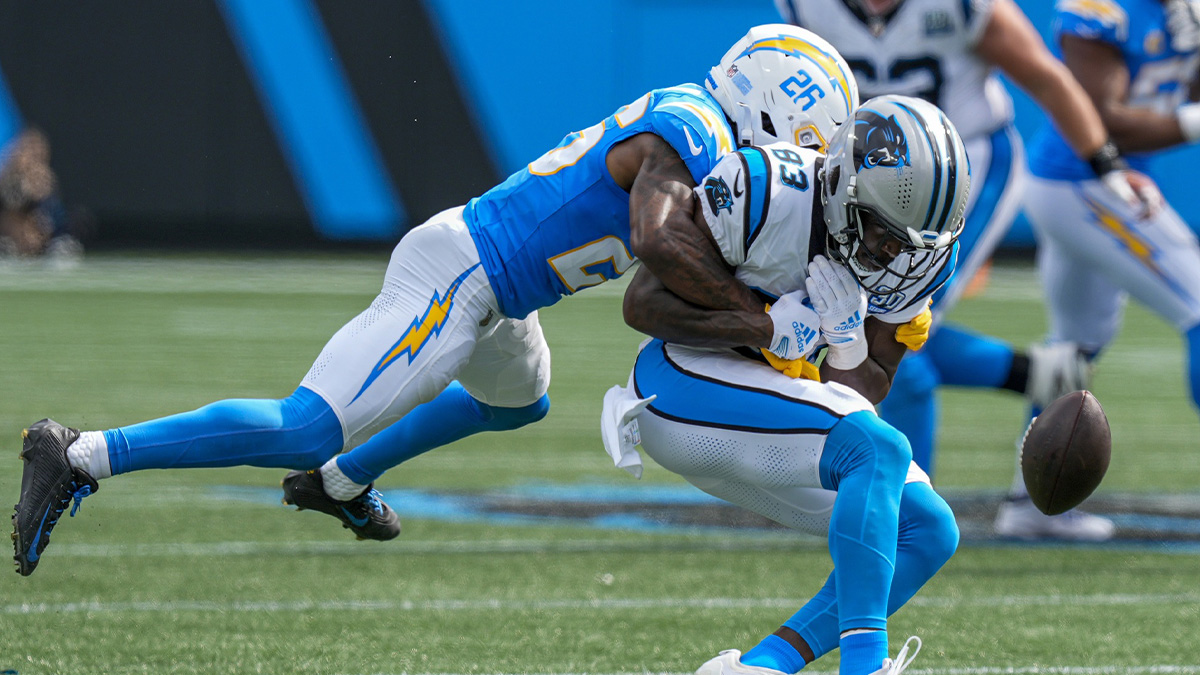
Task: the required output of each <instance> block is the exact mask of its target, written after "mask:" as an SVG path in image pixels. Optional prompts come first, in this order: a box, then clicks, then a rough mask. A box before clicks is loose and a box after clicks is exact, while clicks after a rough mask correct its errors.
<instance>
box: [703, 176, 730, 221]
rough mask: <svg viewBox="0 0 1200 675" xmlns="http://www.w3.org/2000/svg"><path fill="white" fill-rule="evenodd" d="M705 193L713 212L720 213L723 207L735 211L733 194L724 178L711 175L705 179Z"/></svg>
mask: <svg viewBox="0 0 1200 675" xmlns="http://www.w3.org/2000/svg"><path fill="white" fill-rule="evenodd" d="M704 194H705V195H707V196H708V206H709V208H710V209H712V212H713V213H720V212H721V210H722V209H724V210H727V211H729V213H733V194H732V193H730V192H729V186H728V185H727V184H726V183H725V179H724V178H714V177H711V176H710V177H709V178H708V179H707V180H705V181H704Z"/></svg>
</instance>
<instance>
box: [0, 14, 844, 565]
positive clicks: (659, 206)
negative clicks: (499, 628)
mask: <svg viewBox="0 0 1200 675" xmlns="http://www.w3.org/2000/svg"><path fill="white" fill-rule="evenodd" d="M857 106H858V91H857V88H856V86H855V83H854V79H853V77H852V76H851V75H850V70H849V68H847V67H846V64H845V62H843V61H842V59H841V57H840V56H838V54H837V53H836V52H835V51H834V50H833V49H832V48H831V47H830V46H829V45H828V44H827V43H825V42H824V41H823V40H821V39H820V38H817V37H816V36H814V35H812V34H810V33H808V32H807V31H804V30H801V29H797V28H795V27H792V26H787V25H767V26H759V27H755V28H753V29H751V30H750V31H749V33H748V34H747V35H746V36H745V37H743V38H742V39H741V40H739V41H738V42H737V43H736V44H735V45H733V47H732V48H731V49H729V51H728V52H727V53H726V54H725V55H724V57H723V58H722V59H721V61H720V63H719V64H718V65H717V66H716V67H714V68H712V70H711V71H710V72H709V74H708V76H707V77H706V78H705V79H704V82H703V85H700V86H698V85H694V84H684V85H681V86H676V87H670V88H666V89H656V90H654V91H651V92H649V93H647V94H646V95H644V96H642V97H640V98H638V99H637V100H635V101H633V102H632V103H629V104H628V105H625V106H623V107H621V108H619V109H618V110H617V111H616V112H615V113H614V114H613V115H611V116H609V117H608V118H606V119H604V120H602V121H600V122H598V123H597V124H595V125H594V126H591V127H588V128H586V129H583V130H582V131H578V132H575V133H571V134H568V135H567V136H566V137H565V138H564V139H563V141H562V143H560V144H559V146H558V147H556V148H554V149H552V150H550V151H549V152H547V153H546V154H544V155H542V156H541V157H540V158H538V159H536V160H534V161H533V162H532V163H530V164H529V165H528V166H527V167H526V168H524V169H522V170H521V171H518V172H517V173H515V174H513V175H512V176H510V177H509V178H508V179H507V180H505V181H504V182H503V183H501V184H500V185H498V186H496V187H494V188H492V189H491V190H489V191H488V192H486V193H485V194H483V195H482V196H480V197H478V198H476V199H472V200H471V201H470V202H469V203H467V204H466V205H465V206H458V207H455V208H451V209H448V210H446V211H444V212H442V213H440V214H438V215H436V216H434V217H432V218H430V219H429V221H427V222H426V223H425V224H423V225H421V226H419V227H417V228H415V229H414V230H412V231H411V232H409V233H408V234H407V235H406V236H405V237H404V238H403V239H402V240H401V241H400V242H399V244H398V245H397V246H396V249H395V251H394V252H393V254H392V258H391V262H390V263H389V265H388V268H387V272H386V275H385V277H384V283H383V289H382V290H381V291H380V293H379V296H378V297H377V298H376V299H375V301H374V302H372V303H371V305H370V307H368V308H367V309H365V310H364V311H363V312H362V313H361V314H360V315H359V316H358V317H357V318H355V319H353V320H351V321H350V323H348V324H347V325H346V326H344V327H343V328H342V329H341V330H339V331H338V332H337V333H336V334H335V335H334V336H333V337H332V338H331V339H330V340H329V342H328V344H327V345H326V346H325V348H324V350H323V351H322V352H321V353H320V355H319V356H318V357H317V359H316V362H315V363H314V364H313V366H312V368H311V370H309V372H308V374H307V375H306V376H305V377H304V379H303V381H302V382H301V383H300V386H299V387H298V388H297V389H296V391H295V392H294V393H293V394H291V395H290V396H288V397H286V398H283V399H270V400H228V401H221V402H218V403H214V404H212V405H209V406H206V407H204V408H201V409H199V410H196V411H193V412H188V413H182V414H178V415H174V416H171V417H166V418H163V419H158V420H154V421H150V422H145V423H142V424H134V425H132V426H127V427H120V428H117V429H109V430H107V431H102V432H86V433H83V434H79V433H78V432H76V431H74V430H72V429H68V428H66V427H63V426H61V425H58V424H56V423H54V422H51V421H48V420H47V421H44V422H40V423H38V424H35V425H33V426H32V427H31V428H30V429H29V430H28V432H27V434H26V438H25V443H24V448H23V450H22V457H23V458H24V460H25V468H24V475H23V477H22V486H21V497H20V502H19V503H18V505H17V509H16V514H15V516H14V518H13V520H14V529H15V531H14V533H13V540H14V543H15V548H16V555H15V558H16V561H17V566H18V571H19V572H21V573H22V574H26V575H28V574H30V573H32V572H33V570H34V568H35V567H36V565H37V564H38V562H39V560H40V558H41V556H42V553H43V550H44V549H45V547H46V543H47V540H48V536H49V534H50V530H51V528H52V527H54V525H55V523H56V522H57V521H58V519H59V517H60V516H61V513H62V511H63V509H64V507H65V505H66V504H67V503H68V502H69V501H70V500H71V498H72V497H75V498H76V499H82V497H84V496H86V495H88V494H91V493H92V492H94V491H95V490H96V489H97V484H96V482H95V481H96V479H100V478H107V477H109V476H111V475H116V474H121V473H127V472H131V471H138V470H142V469H152V468H184V467H197V466H203V467H215V466H235V465H252V466H263V467H281V468H289V469H294V470H296V471H293V472H292V473H289V474H288V475H287V476H286V477H285V478H284V481H283V488H284V500H285V502H287V503H290V504H295V505H296V506H298V507H300V508H303V509H312V510H317V511H321V512H324V513H327V514H329V515H331V516H334V517H336V518H337V519H338V520H340V521H341V522H342V524H343V525H344V526H345V527H347V528H349V529H351V530H352V531H353V532H354V533H355V534H357V535H358V536H359V537H360V538H367V539H378V540H386V539H391V538H393V537H395V536H396V535H397V534H399V531H400V525H399V520H398V518H397V516H396V514H395V513H394V512H393V511H392V510H391V509H390V508H389V507H388V506H387V505H386V504H385V503H383V502H382V501H381V500H380V498H379V495H378V493H377V492H375V491H374V490H372V489H371V487H372V483H373V481H374V480H375V479H377V478H378V477H379V476H381V475H382V474H383V473H384V472H385V471H387V470H388V469H390V468H392V467H394V466H396V465H398V464H400V463H401V462H403V461H405V460H407V459H410V458H412V457H414V456H416V455H418V454H420V453H422V452H425V451H427V450H429V449H431V448H435V447H438V446H441V445H445V444H446V443H449V442H451V441H454V440H456V439H459V438H462V437H464V436H467V435H470V434H473V433H476V432H480V431H488V430H505V429H515V428H517V427H521V426H524V425H526V424H529V423H531V422H535V421H537V420H539V419H541V418H542V417H543V416H544V415H545V414H546V411H547V409H548V407H549V399H548V397H547V396H546V391H547V387H548V384H549V380H550V352H549V349H548V348H547V346H546V342H545V340H544V338H543V336H542V329H541V327H540V326H539V325H538V318H537V310H538V308H540V307H545V306H547V305H550V304H553V303H554V302H556V301H558V299H559V298H561V297H563V296H566V295H570V294H572V293H575V292H577V291H579V290H581V289H584V288H588V287H590V286H594V285H596V284H599V283H602V282H604V281H606V280H608V279H613V278H615V277H618V276H620V275H621V274H623V273H624V272H625V271H627V270H628V269H629V268H630V266H632V265H633V262H634V259H635V257H637V258H640V259H641V260H642V261H643V263H644V264H645V265H646V266H647V267H649V268H650V269H653V270H654V271H655V273H656V274H657V275H658V277H659V278H660V279H662V280H663V281H664V283H666V284H667V285H668V286H669V287H670V288H672V289H675V290H676V291H677V292H678V293H679V294H680V295H681V296H683V297H686V298H687V299H688V300H690V301H691V302H693V303H695V304H697V305H699V306H707V307H713V308H714V309H730V308H744V309H751V310H753V316H751V317H750V322H751V324H752V326H751V328H752V330H751V331H750V332H751V333H752V334H753V336H752V339H751V340H749V341H748V344H750V345H751V346H754V347H774V348H776V349H778V350H779V351H780V353H781V355H783V356H788V355H791V354H792V353H793V352H794V345H788V344H784V343H785V339H784V337H783V336H778V335H777V334H776V333H777V332H776V331H775V329H774V325H775V322H773V321H772V319H770V318H769V317H768V316H767V314H766V313H765V312H764V311H763V305H762V304H761V301H760V300H759V299H758V297H757V296H755V295H754V293H752V292H751V291H750V289H749V288H747V287H746V286H745V284H743V283H741V282H739V281H737V280H736V279H735V278H734V277H733V276H732V274H731V273H730V272H729V271H728V269H727V268H726V267H725V264H724V262H723V261H722V260H721V259H720V256H719V255H718V254H717V252H716V251H715V250H714V249H713V248H712V246H711V245H710V243H709V242H708V240H707V239H705V237H704V235H703V233H702V232H700V231H698V230H697V229H696V228H695V224H694V222H693V214H694V197H693V194H692V188H693V187H695V186H696V184H697V183H698V182H699V181H700V180H701V179H703V178H704V177H705V176H706V175H707V174H708V173H709V172H710V171H711V170H712V168H713V166H714V165H715V164H716V163H717V161H718V160H719V159H720V158H721V157H722V156H723V155H726V154H728V153H731V152H733V151H735V150H736V149H737V148H738V147H739V146H745V145H749V144H751V143H756V144H766V143H772V142H776V141H779V140H786V141H789V142H792V143H796V144H798V145H804V146H810V147H817V148H821V147H823V146H824V145H825V142H826V140H827V139H829V138H830V137H831V136H832V134H833V132H834V130H835V128H836V126H837V125H838V124H839V123H841V122H843V121H845V120H846V119H848V118H849V116H850V114H851V112H852V111H853V110H854V109H855V108H856V107H857ZM789 347H790V348H789ZM343 451H347V452H345V453H344V454H341V455H339V454H338V453H342V452H343Z"/></svg>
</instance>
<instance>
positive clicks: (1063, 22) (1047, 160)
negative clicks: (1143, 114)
mask: <svg viewBox="0 0 1200 675" xmlns="http://www.w3.org/2000/svg"><path fill="white" fill-rule="evenodd" d="M1066 35H1072V36H1075V37H1079V38H1083V39H1086V40H1099V41H1102V42H1105V43H1108V44H1110V45H1112V46H1113V47H1116V48H1117V49H1119V50H1120V51H1121V56H1122V57H1123V58H1124V59H1125V65H1126V66H1128V68H1129V101H1128V104H1129V105H1130V106H1134V107H1141V108H1150V109H1153V110H1156V111H1158V112H1160V113H1164V114H1171V113H1172V112H1173V111H1174V110H1175V109H1176V108H1178V107H1179V106H1180V105H1181V104H1183V103H1184V102H1185V100H1186V98H1187V93H1188V86H1189V83H1190V82H1191V79H1192V77H1193V76H1194V75H1195V73H1196V66H1197V64H1198V63H1200V55H1198V53H1197V50H1196V49H1195V48H1194V47H1191V48H1189V49H1185V50H1179V49H1176V47H1175V45H1174V44H1172V40H1171V34H1170V32H1169V31H1168V30H1167V15H1166V10H1165V8H1164V6H1163V3H1162V2H1161V1H1160V0H1059V2H1058V6H1057V8H1056V15H1055V20H1054V44H1055V48H1056V49H1058V45H1059V44H1060V42H1061V40H1062V38H1063V36H1066ZM1128 159H1129V163H1130V165H1132V166H1133V167H1134V168H1136V169H1139V170H1142V171H1145V170H1146V163H1147V159H1148V156H1147V154H1145V153H1142V154H1134V155H1129V156H1128ZM1029 167H1030V170H1031V171H1032V172H1033V174H1034V175H1036V176H1040V177H1042V178H1049V179H1052V180H1086V179H1088V178H1095V177H1096V176H1095V174H1094V173H1092V170H1091V169H1090V168H1089V167H1088V165H1087V163H1086V162H1084V161H1083V160H1082V159H1080V158H1079V157H1078V156H1077V155H1076V154H1075V152H1074V151H1073V150H1072V149H1071V147H1070V146H1069V145H1067V143H1066V141H1064V140H1063V138H1062V135H1061V134H1060V133H1059V132H1058V130H1057V129H1055V128H1054V125H1052V124H1049V123H1047V124H1046V125H1045V126H1043V127H1042V129H1041V131H1039V132H1038V134H1037V136H1035V137H1034V139H1033V142H1032V143H1031V144H1030V147H1029Z"/></svg>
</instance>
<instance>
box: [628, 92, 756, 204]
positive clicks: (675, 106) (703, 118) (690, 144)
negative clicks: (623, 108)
mask: <svg viewBox="0 0 1200 675" xmlns="http://www.w3.org/2000/svg"><path fill="white" fill-rule="evenodd" d="M647 116H648V120H649V122H650V125H651V128H652V129H653V131H654V133H655V134H657V135H658V136H659V137H661V138H662V139H663V140H665V141H666V142H667V143H669V144H670V145H671V147H672V148H674V149H675V152H677V153H679V157H680V159H682V160H683V163H684V165H685V166H687V168H688V171H689V172H690V173H691V174H692V180H694V181H696V184H697V185H699V184H700V182H701V180H702V179H703V178H704V177H705V176H707V175H708V173H709V172H710V171H711V170H712V169H713V167H714V166H716V164H717V160H719V159H720V158H721V157H723V156H724V155H726V154H728V153H730V152H733V151H734V149H735V148H736V147H737V146H736V144H735V143H734V141H733V131H732V130H731V129H730V128H729V125H728V124H727V123H726V122H725V114H724V113H723V112H721V111H720V109H715V108H714V104H711V103H709V99H704V98H701V97H699V96H696V95H695V94H690V93H688V92H682V91H681V92H680V93H679V95H669V96H665V97H664V98H663V99H662V100H661V101H659V102H658V103H657V104H655V106H654V108H653V109H651V110H650V111H649V112H648V113H647Z"/></svg>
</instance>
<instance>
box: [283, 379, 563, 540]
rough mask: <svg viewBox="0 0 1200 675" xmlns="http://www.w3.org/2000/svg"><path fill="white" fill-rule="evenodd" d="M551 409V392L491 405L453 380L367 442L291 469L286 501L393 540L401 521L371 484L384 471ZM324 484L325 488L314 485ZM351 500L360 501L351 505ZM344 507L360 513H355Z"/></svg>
mask: <svg viewBox="0 0 1200 675" xmlns="http://www.w3.org/2000/svg"><path fill="white" fill-rule="evenodd" d="M549 409H550V397H549V396H548V395H545V394H543V395H542V396H541V398H539V399H537V401H535V402H534V403H532V404H530V405H527V406H520V407H512V408H509V407H502V406H491V405H488V404H486V403H484V402H482V401H480V400H478V399H476V398H474V397H473V396H471V395H470V394H469V393H468V392H467V390H466V389H464V388H463V386H462V385H461V384H459V383H458V382H452V383H451V384H450V386H449V387H446V389H445V390H443V391H442V393H440V394H438V395H437V397H435V398H434V399H433V400H432V401H429V402H427V403H423V404H421V405H419V406H417V407H416V408H413V409H412V410H411V411H410V412H409V413H408V414H407V415H405V416H404V417H403V418H401V419H400V421H398V422H396V423H394V424H392V425H391V426H389V427H387V428H386V429H384V430H382V431H380V432H379V433H377V434H375V435H374V436H372V437H371V438H370V440H368V441H367V442H366V443H363V444H362V445H360V446H358V447H357V448H354V449H353V450H351V451H350V452H347V453H345V454H342V455H338V456H337V457H334V458H332V459H330V460H329V461H327V462H325V463H324V464H323V465H322V466H321V468H320V470H318V471H316V472H312V471H310V472H308V473H307V474H301V473H299V472H293V473H291V474H288V476H287V477H286V478H285V479H284V483H283V488H284V503H286V504H295V505H297V506H300V507H301V508H307V509H313V510H316V511H321V512H322V513H328V514H329V515H332V516H334V517H336V518H338V519H339V520H341V521H342V524H343V525H344V526H345V527H347V528H349V529H351V530H353V531H354V532H355V534H357V535H358V536H359V538H365V539H381V540H382V539H391V538H392V537H395V536H396V535H397V534H399V531H400V528H399V524H395V526H394V527H393V525H391V524H390V523H391V522H392V519H393V518H394V514H391V509H389V508H387V507H386V504H385V505H383V506H384V509H385V512H386V515H385V514H383V513H380V512H378V511H376V510H374V505H375V504H376V503H382V502H380V500H379V499H378V493H375V496H374V497H371V492H372V491H371V489H370V487H371V485H372V484H374V482H375V481H376V480H378V479H379V477H380V476H382V475H383V474H384V472H386V471H387V470H388V469H391V468H392V467H394V466H396V465H398V464H400V463H402V462H405V461H408V460H410V459H412V458H413V457H416V456H417V455H420V454H422V453H424V452H428V451H429V450H432V449H433V448H437V447H441V446H443V445H447V444H449V443H453V442H454V441H457V440H460V439H463V438H466V437H467V436H470V435H472V434H477V433H479V432H481V431H509V430H512V429H518V428H520V427H523V426H525V425H526V424H531V423H533V422H536V421H538V420H540V419H542V418H543V417H545V416H546V413H547V411H549ZM322 485H323V489H314V486H315V487H316V488H321V486H322ZM348 501H349V502H357V503H358V506H348V505H347V504H346V502H348ZM346 509H350V510H351V511H358V513H357V515H353V516H352V515H349V514H348V513H347V512H346ZM364 519H368V520H369V521H370V523H367V521H366V520H364Z"/></svg>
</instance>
